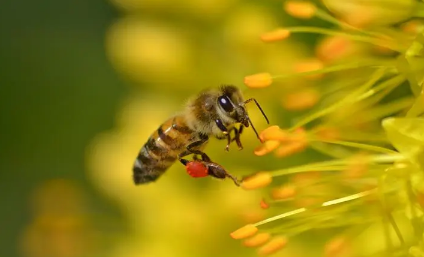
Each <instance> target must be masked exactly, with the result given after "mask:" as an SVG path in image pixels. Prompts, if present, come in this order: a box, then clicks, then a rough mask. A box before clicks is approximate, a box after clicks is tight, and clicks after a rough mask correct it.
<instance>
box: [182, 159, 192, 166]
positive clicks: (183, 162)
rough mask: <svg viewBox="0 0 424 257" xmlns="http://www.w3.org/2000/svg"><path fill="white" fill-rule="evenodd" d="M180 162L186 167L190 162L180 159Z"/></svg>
mask: <svg viewBox="0 0 424 257" xmlns="http://www.w3.org/2000/svg"><path fill="white" fill-rule="evenodd" d="M180 162H181V163H182V164H183V165H184V166H186V165H187V163H189V162H190V161H189V160H187V159H180Z"/></svg>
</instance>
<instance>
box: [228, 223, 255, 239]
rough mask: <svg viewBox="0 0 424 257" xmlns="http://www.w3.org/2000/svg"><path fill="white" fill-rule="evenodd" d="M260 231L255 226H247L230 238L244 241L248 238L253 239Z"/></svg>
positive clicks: (232, 234) (233, 233)
mask: <svg viewBox="0 0 424 257" xmlns="http://www.w3.org/2000/svg"><path fill="white" fill-rule="evenodd" d="M257 231H258V228H257V227H255V226H254V225H253V224H247V225H246V226H244V227H241V228H239V229H237V230H236V231H234V232H232V233H231V234H230V236H231V237H232V238H234V239H243V238H247V237H251V236H253V235H254V234H256V232H257Z"/></svg>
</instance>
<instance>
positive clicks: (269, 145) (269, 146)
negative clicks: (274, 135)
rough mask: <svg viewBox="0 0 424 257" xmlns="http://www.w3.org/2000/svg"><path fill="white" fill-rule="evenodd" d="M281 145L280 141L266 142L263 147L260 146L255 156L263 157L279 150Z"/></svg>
mask: <svg viewBox="0 0 424 257" xmlns="http://www.w3.org/2000/svg"><path fill="white" fill-rule="evenodd" d="M279 145H280V141H277V140H269V141H265V143H263V144H262V145H260V146H258V147H257V148H256V149H255V151H254V154H255V155H257V156H263V155H265V154H267V153H270V152H272V151H274V150H275V149H277V147H278V146H279Z"/></svg>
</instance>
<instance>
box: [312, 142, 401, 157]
mask: <svg viewBox="0 0 424 257" xmlns="http://www.w3.org/2000/svg"><path fill="white" fill-rule="evenodd" d="M311 140H316V141H320V142H324V143H329V144H336V145H343V146H349V147H353V148H358V149H362V150H369V151H373V152H379V153H387V154H396V153H397V152H396V151H393V150H390V149H388V148H384V147H380V146H374V145H368V144H361V143H355V142H348V141H332V140H323V139H318V138H317V139H311Z"/></svg>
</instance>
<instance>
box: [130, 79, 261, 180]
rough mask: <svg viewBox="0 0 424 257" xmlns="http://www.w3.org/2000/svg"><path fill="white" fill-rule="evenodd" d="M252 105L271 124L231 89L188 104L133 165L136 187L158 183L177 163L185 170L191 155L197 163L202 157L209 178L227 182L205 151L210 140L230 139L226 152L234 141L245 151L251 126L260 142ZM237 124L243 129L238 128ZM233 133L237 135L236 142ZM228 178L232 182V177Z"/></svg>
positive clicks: (204, 93)
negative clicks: (243, 136) (246, 129)
mask: <svg viewBox="0 0 424 257" xmlns="http://www.w3.org/2000/svg"><path fill="white" fill-rule="evenodd" d="M251 101H254V102H255V103H256V106H257V107H258V108H259V110H260V111H261V113H262V115H263V116H264V118H265V119H266V121H267V123H269V121H268V118H267V117H266V115H265V113H264V112H263V110H262V108H261V107H260V105H259V104H258V102H257V101H256V100H255V99H254V98H250V99H248V100H244V98H243V95H242V93H241V91H240V90H239V89H238V88H237V87H235V86H232V85H224V86H221V87H220V88H216V89H207V90H204V91H202V92H201V93H200V94H199V95H198V96H197V97H195V98H193V99H191V100H189V101H188V104H187V106H186V108H185V110H184V111H183V112H182V113H180V114H177V115H175V116H173V117H171V118H170V119H168V120H167V121H165V122H164V123H163V124H162V125H160V126H159V128H158V129H157V130H156V131H155V132H153V134H152V135H151V136H150V137H149V139H148V140H147V142H146V144H145V145H144V146H143V147H142V148H141V150H140V152H139V153H138V156H137V158H136V160H135V162H134V167H133V180H134V183H135V184H136V185H138V184H145V183H149V182H152V181H155V180H157V179H158V178H159V177H160V176H161V175H162V174H163V173H164V172H165V171H166V170H167V169H168V168H169V167H170V166H171V165H172V164H173V163H174V162H175V161H177V160H179V161H180V162H181V163H182V164H183V165H184V166H185V165H186V164H187V163H189V161H188V160H186V159H183V157H185V156H187V155H190V154H193V155H194V157H195V159H196V160H197V157H196V156H197V155H200V157H201V160H202V162H203V165H204V166H205V167H207V168H208V170H210V174H209V175H211V176H213V177H216V178H220V179H223V178H225V177H226V175H225V174H228V173H227V172H226V171H225V170H224V169H223V168H222V167H221V166H219V165H217V164H216V163H214V162H212V161H211V160H210V158H209V157H208V156H207V155H206V154H205V153H204V152H203V151H202V150H203V148H204V147H205V145H206V144H207V142H208V140H209V137H211V136H213V137H216V138H217V139H227V145H226V147H225V149H226V150H227V151H228V150H229V147H230V143H231V142H233V141H236V144H237V146H238V148H239V149H242V148H243V146H242V143H241V141H240V134H241V133H242V131H243V127H249V125H250V126H251V127H252V129H253V131H254V132H255V134H256V136H257V137H258V138H259V135H258V133H257V131H256V129H255V127H254V126H253V124H252V122H251V120H250V118H249V115H248V113H247V110H246V108H245V105H246V104H247V103H249V102H251ZM236 124H240V126H239V127H238V128H237V127H236V126H235V125H236ZM231 132H234V138H232V137H231ZM227 177H231V178H233V177H232V176H230V175H229V174H228V176H227ZM233 180H234V182H236V180H235V179H234V178H233ZM236 184H237V183H236Z"/></svg>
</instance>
